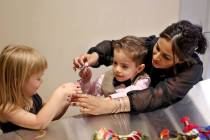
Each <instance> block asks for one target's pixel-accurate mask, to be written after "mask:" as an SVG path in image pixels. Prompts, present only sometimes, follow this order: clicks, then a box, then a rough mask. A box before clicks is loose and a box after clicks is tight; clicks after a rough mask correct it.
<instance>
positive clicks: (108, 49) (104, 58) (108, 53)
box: [88, 40, 113, 67]
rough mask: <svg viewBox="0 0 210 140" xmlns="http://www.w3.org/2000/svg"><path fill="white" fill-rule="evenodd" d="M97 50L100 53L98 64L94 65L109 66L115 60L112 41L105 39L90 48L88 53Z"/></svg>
mask: <svg viewBox="0 0 210 140" xmlns="http://www.w3.org/2000/svg"><path fill="white" fill-rule="evenodd" d="M93 52H96V53H98V54H99V61H98V64H97V65H95V66H93V67H99V66H100V65H105V66H109V65H111V64H112V60H113V47H112V41H109V40H105V41H102V42H100V43H99V44H97V45H96V46H95V47H92V48H90V49H89V50H88V53H89V54H90V53H93Z"/></svg>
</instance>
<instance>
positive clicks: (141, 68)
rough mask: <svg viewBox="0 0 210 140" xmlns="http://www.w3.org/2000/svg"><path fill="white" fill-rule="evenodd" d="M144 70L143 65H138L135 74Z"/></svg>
mask: <svg viewBox="0 0 210 140" xmlns="http://www.w3.org/2000/svg"><path fill="white" fill-rule="evenodd" d="M144 68H145V64H140V65H138V67H137V73H140V72H142V71H143V70H144Z"/></svg>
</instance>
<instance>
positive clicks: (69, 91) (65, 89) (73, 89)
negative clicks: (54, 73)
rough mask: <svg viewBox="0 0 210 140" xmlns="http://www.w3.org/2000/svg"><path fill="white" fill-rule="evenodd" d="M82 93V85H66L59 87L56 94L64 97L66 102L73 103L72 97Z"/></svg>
mask: <svg viewBox="0 0 210 140" xmlns="http://www.w3.org/2000/svg"><path fill="white" fill-rule="evenodd" d="M78 93H82V90H81V88H80V85H79V84H78V83H76V84H75V83H65V84H62V85H61V86H59V87H58V88H57V89H56V90H55V92H54V95H55V96H59V97H62V98H63V99H64V100H66V101H68V103H69V102H70V101H71V97H72V95H73V94H78Z"/></svg>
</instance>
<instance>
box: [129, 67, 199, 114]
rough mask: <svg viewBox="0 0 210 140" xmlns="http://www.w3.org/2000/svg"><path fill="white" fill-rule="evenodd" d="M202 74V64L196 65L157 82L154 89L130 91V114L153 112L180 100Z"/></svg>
mask: <svg viewBox="0 0 210 140" xmlns="http://www.w3.org/2000/svg"><path fill="white" fill-rule="evenodd" d="M202 72H203V67H202V64H200V63H198V64H195V65H193V66H192V67H191V68H189V69H188V70H186V71H184V72H182V73H179V74H177V76H175V77H173V78H167V79H165V80H164V81H161V82H159V83H158V84H157V85H156V86H155V88H152V87H150V88H148V89H145V90H142V91H139V90H136V91H130V92H129V93H128V97H129V100H130V103H131V112H133V113H140V112H148V111H153V110H155V109H160V108H163V107H167V106H169V105H171V104H173V103H175V102H177V101H179V100H181V99H182V98H183V97H184V96H185V95H186V94H187V92H188V91H189V90H190V89H191V88H192V87H193V85H195V84H196V83H198V82H199V81H200V80H201V79H202Z"/></svg>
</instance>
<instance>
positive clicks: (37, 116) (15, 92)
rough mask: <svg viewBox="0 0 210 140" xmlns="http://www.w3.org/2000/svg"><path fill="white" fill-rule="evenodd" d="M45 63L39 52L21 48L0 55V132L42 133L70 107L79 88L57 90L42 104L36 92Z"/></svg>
mask: <svg viewBox="0 0 210 140" xmlns="http://www.w3.org/2000/svg"><path fill="white" fill-rule="evenodd" d="M46 68H47V61H46V59H45V57H43V56H42V55H41V54H40V53H39V52H38V51H36V50H35V49H33V48H31V47H28V46H24V45H9V46H7V47H5V48H4V49H3V50H2V52H1V54H0V122H1V129H2V130H3V132H4V133H5V132H10V131H13V130H17V129H20V128H29V129H45V128H46V127H47V126H48V124H49V123H50V122H51V121H52V120H53V119H58V118H60V117H61V116H62V115H63V114H64V112H65V111H66V109H67V108H68V106H69V100H70V96H71V94H75V93H80V92H81V90H80V88H79V87H78V85H75V84H72V83H66V84H63V85H61V86H59V87H58V88H57V89H56V90H55V91H54V92H53V94H52V96H51V97H50V99H49V100H48V102H46V103H45V104H44V103H43V102H42V99H41V97H40V96H39V95H38V94H37V89H38V88H39V87H40V85H41V83H42V75H43V73H44V71H45V70H46Z"/></svg>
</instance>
